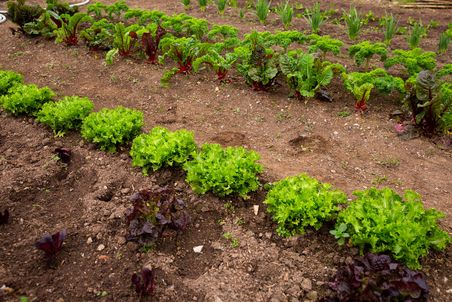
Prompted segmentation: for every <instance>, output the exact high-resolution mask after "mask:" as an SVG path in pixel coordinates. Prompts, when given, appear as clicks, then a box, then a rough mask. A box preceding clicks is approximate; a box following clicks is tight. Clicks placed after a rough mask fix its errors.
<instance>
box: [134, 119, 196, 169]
mask: <svg viewBox="0 0 452 302" xmlns="http://www.w3.org/2000/svg"><path fill="white" fill-rule="evenodd" d="M193 152H196V143H195V139H194V135H193V132H190V131H187V130H184V129H182V130H177V131H174V132H171V131H169V130H168V129H166V128H162V127H155V128H153V129H152V130H151V132H149V133H148V134H141V135H139V136H137V137H136V138H135V139H134V140H133V143H132V148H131V150H130V156H132V165H133V166H137V167H141V168H142V171H143V174H144V175H147V174H148V171H149V170H151V169H152V170H153V171H156V170H158V169H160V168H161V167H164V166H166V167H172V166H180V165H183V164H184V163H185V162H186V161H188V160H189V159H191V157H192V154H193Z"/></svg>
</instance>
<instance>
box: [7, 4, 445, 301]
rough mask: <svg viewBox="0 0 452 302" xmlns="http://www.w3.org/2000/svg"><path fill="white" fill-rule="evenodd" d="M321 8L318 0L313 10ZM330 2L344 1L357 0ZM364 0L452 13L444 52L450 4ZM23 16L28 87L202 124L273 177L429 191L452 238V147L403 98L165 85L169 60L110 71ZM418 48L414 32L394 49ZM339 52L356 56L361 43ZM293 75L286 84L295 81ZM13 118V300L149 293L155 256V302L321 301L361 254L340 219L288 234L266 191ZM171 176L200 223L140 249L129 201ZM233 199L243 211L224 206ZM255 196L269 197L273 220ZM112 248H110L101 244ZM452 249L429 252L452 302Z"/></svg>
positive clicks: (206, 78)
mask: <svg viewBox="0 0 452 302" xmlns="http://www.w3.org/2000/svg"><path fill="white" fill-rule="evenodd" d="M104 2H108V3H111V2H112V1H104ZM155 2H158V3H155ZM192 2H195V1H192ZM239 2H244V1H239ZM313 2H314V1H303V3H304V4H305V6H306V5H311V4H312V3H313ZM329 3H330V5H331V6H333V7H335V8H339V9H342V8H344V9H346V8H348V7H349V4H350V3H349V2H348V1H344V2H343V1H337V0H335V1H329ZM2 4H3V3H2ZM128 4H129V5H130V6H133V7H141V8H153V9H160V10H163V11H165V12H167V13H179V12H183V11H184V10H183V8H182V5H181V4H180V3H179V1H178V0H168V1H143V0H139V1H128ZM194 6H195V7H194V8H192V9H191V10H189V11H188V13H189V14H192V15H195V16H197V17H204V18H208V19H209V20H211V21H212V22H214V23H226V24H233V25H235V26H237V27H239V28H240V29H241V30H242V31H243V32H246V31H249V30H251V29H258V30H264V29H266V30H276V29H281V25H280V23H279V21H278V19H277V17H276V16H272V17H271V18H270V21H269V24H268V25H266V26H263V25H260V24H259V23H258V22H256V20H255V17H254V16H253V14H252V12H251V11H248V12H246V17H245V18H244V19H243V20H240V18H239V17H238V15H239V13H238V10H237V9H228V10H227V12H226V13H225V16H223V17H221V16H218V15H217V14H216V10H215V7H214V6H213V5H210V6H209V8H208V9H207V11H206V12H202V13H201V12H199V11H198V10H197V6H196V5H194ZM357 6H358V8H360V10H361V11H363V12H367V11H368V10H372V11H373V12H374V14H375V15H376V16H381V15H383V14H384V13H385V11H387V12H393V13H394V14H395V15H396V16H398V17H399V18H400V19H401V23H405V22H406V20H407V18H408V17H410V16H411V17H412V18H415V19H417V18H421V19H422V20H423V23H424V24H428V22H429V21H430V20H432V19H435V20H437V21H439V22H440V26H439V27H438V28H435V29H432V30H431V32H430V34H429V37H428V38H426V39H424V40H423V44H422V46H423V47H424V48H425V49H427V50H435V48H436V43H437V37H438V35H439V33H440V32H441V31H443V30H444V29H445V28H446V26H447V23H448V22H450V18H449V17H448V16H450V14H448V13H447V11H435V10H422V11H418V10H401V9H399V8H397V7H395V6H391V5H389V4H387V2H379V3H374V2H370V1H369V2H367V1H365V2H360V3H358V4H357ZM323 8H328V7H327V6H325V7H323ZM371 25H372V26H376V23H375V22H373V23H371ZM10 26H12V24H11V23H10V21H8V22H7V23H5V24H3V25H0V36H1V37H2V43H0V69H12V70H15V71H17V72H20V73H22V74H24V76H25V78H26V81H27V82H31V83H36V84H39V85H42V86H44V85H47V86H50V87H51V88H52V89H54V90H55V91H56V92H57V93H58V94H59V95H60V96H63V95H74V94H76V95H83V96H87V97H89V98H90V99H91V100H93V102H94V103H95V107H96V109H100V108H102V107H114V106H117V105H123V106H128V107H133V108H136V109H139V110H142V111H143V112H144V113H145V121H146V127H145V128H146V129H145V130H149V129H151V128H152V127H154V126H156V125H163V126H165V127H168V128H170V129H172V130H175V129H180V128H186V129H189V130H193V131H194V132H195V134H196V139H197V141H198V143H203V142H218V143H221V144H223V145H244V146H246V147H249V148H252V149H254V150H256V151H258V152H259V153H260V154H261V156H262V159H261V162H262V164H263V165H264V166H265V167H266V172H265V175H263V180H264V181H275V180H277V179H280V178H282V177H286V176H289V175H296V174H299V173H301V172H306V173H308V174H310V175H312V176H314V177H316V178H318V179H320V180H322V181H326V182H330V183H332V184H333V185H334V186H336V187H338V188H340V189H342V190H344V191H346V192H347V193H349V194H350V193H351V192H352V191H353V190H356V189H363V188H368V187H371V186H388V187H392V188H394V189H396V190H397V191H399V192H403V190H405V189H408V188H411V189H415V190H416V191H418V192H419V193H421V194H422V195H423V200H424V203H425V205H426V207H429V208H430V207H435V208H437V209H439V210H441V211H443V212H445V213H446V214H447V217H446V218H445V219H444V220H442V222H441V223H442V226H443V227H444V229H446V230H447V231H448V232H451V230H452V205H451V185H450V184H451V181H450V180H451V179H452V161H451V153H450V150H445V149H444V148H443V147H442V146H443V145H442V144H441V143H438V144H436V143H435V142H434V141H432V140H430V139H427V138H424V137H417V138H414V139H411V140H401V139H400V138H399V137H397V135H396V133H395V132H394V130H393V125H394V123H395V122H396V121H395V120H394V119H392V118H391V117H390V113H391V112H392V111H394V110H396V109H398V108H399V103H398V98H397V96H391V97H383V96H376V97H374V98H373V99H372V100H371V103H370V104H369V105H370V110H369V112H368V113H367V114H366V115H359V114H351V115H349V116H347V117H340V116H338V112H341V111H350V112H351V111H353V100H352V97H351V96H350V95H348V94H346V93H345V92H344V90H343V88H342V87H341V84H340V83H339V82H337V83H334V84H333V85H332V86H331V87H330V88H329V92H330V93H331V94H332V95H333V97H334V101H333V102H332V103H325V102H320V101H318V100H310V101H309V102H308V103H307V104H304V103H303V102H300V101H298V100H296V99H288V98H287V91H285V88H284V86H281V87H278V88H275V89H274V91H271V92H255V91H253V90H252V89H250V88H249V87H247V86H246V84H245V83H243V82H242V80H241V79H240V78H239V77H238V76H234V77H233V81H232V83H228V84H220V83H217V82H215V81H214V75H213V74H212V73H208V72H205V73H201V74H199V75H192V76H187V77H183V76H178V77H176V78H175V80H174V81H173V82H172V84H171V88H170V89H165V88H162V87H160V85H159V79H160V76H161V74H162V73H163V70H164V69H165V68H166V67H163V66H152V65H148V64H142V63H141V62H140V61H135V60H120V61H119V62H116V63H115V64H114V65H113V66H108V67H107V66H104V64H103V60H102V57H103V54H102V53H94V52H90V51H88V50H87V49H86V48H85V47H83V46H78V47H72V48H67V47H65V46H63V45H57V44H54V43H53V42H50V41H46V40H44V39H30V38H26V37H23V36H20V35H15V36H13V35H11V34H10V32H9V30H8V27H10ZM293 29H299V30H304V29H307V25H306V23H305V21H304V20H302V19H299V18H298V19H297V20H295V22H294V25H293ZM322 33H323V34H329V35H331V36H333V37H339V38H341V39H342V40H344V41H346V42H347V43H348V45H350V43H351V42H350V41H349V40H348V38H347V36H346V34H345V31H344V28H343V26H341V25H334V24H331V23H327V24H326V25H325V26H324V27H323V29H322ZM379 35H381V34H379V33H378V32H377V31H375V30H374V29H372V27H371V26H369V27H366V30H365V32H364V33H363V36H362V37H361V38H366V39H374V40H376V39H380V36H379ZM405 46H406V42H405V41H404V39H403V37H401V36H399V37H397V38H396V40H395V41H394V44H393V47H405ZM450 55H451V53H450V51H449V52H448V53H446V54H445V55H441V56H439V57H438V61H439V63H440V64H444V63H447V62H450V58H451V56H450ZM339 60H340V61H341V62H342V63H343V64H346V65H348V66H353V63H352V62H351V61H350V60H349V59H348V58H347V55H346V51H345V50H344V51H343V54H342V55H341V56H340V58H339ZM374 63H375V64H376V65H378V64H377V63H376V62H374ZM279 82H280V83H281V84H283V81H282V79H281V80H279ZM0 121H1V126H0V177H1V178H0V211H2V210H3V209H5V208H8V209H9V210H10V212H11V215H12V221H11V222H10V223H9V224H7V225H4V226H0V234H1V238H2V243H1V245H0V287H1V286H3V285H5V286H6V287H7V288H9V289H10V290H11V291H12V292H10V290H8V289H4V290H1V291H0V301H2V300H4V301H17V299H18V297H19V296H21V295H26V296H28V297H30V298H31V300H32V301H63V300H64V301H137V300H138V297H137V295H136V294H135V292H134V291H133V289H132V287H131V285H130V277H131V275H132V273H133V272H136V271H138V270H139V269H141V267H143V266H150V267H152V268H155V269H156V271H157V283H158V285H157V292H156V294H155V296H154V297H151V298H149V299H148V300H149V301H216V302H218V301H305V300H307V298H306V296H307V294H308V293H309V294H310V295H311V294H313V293H312V291H315V292H317V293H318V296H319V297H322V296H324V295H325V294H327V292H328V289H327V286H326V284H325V283H326V282H327V281H328V280H329V279H330V278H331V277H332V276H333V274H334V272H335V270H336V267H337V266H338V265H340V264H341V263H344V262H345V261H346V259H347V257H350V256H353V255H355V254H356V253H357V251H356V250H354V249H348V248H341V247H338V245H337V244H336V243H335V241H334V239H333V238H332V237H331V236H330V235H329V234H328V228H327V227H325V228H324V229H322V230H321V231H320V232H315V233H314V232H309V233H308V234H306V235H304V236H302V237H300V238H293V239H284V240H283V239H280V238H278V237H277V236H275V234H274V229H275V226H274V224H273V223H272V222H271V219H270V218H269V217H268V216H267V215H266V214H265V207H264V206H263V205H262V200H263V199H264V192H262V191H260V192H257V193H256V194H255V195H253V196H252V198H251V200H248V201H246V202H244V201H242V200H239V199H237V198H227V199H222V200H220V199H218V198H216V197H214V196H211V195H206V196H201V197H200V196H196V195H194V194H193V193H191V190H190V189H189V187H188V186H187V185H186V184H185V182H184V176H183V175H182V174H181V172H179V171H175V170H171V171H170V170H165V171H162V172H158V173H154V174H152V175H151V176H149V177H144V176H142V175H141V173H140V171H139V170H138V169H135V168H132V167H131V161H130V158H129V156H128V154H127V150H126V149H122V150H120V152H118V153H116V154H108V153H105V152H101V151H98V150H96V149H95V148H94V147H93V146H91V145H90V144H87V143H86V142H84V141H83V140H82V139H81V138H80V136H79V135H78V134H75V133H73V134H68V135H67V136H66V137H64V138H54V137H53V133H52V132H51V131H50V130H48V129H47V128H45V127H43V126H42V125H39V124H36V123H35V122H34V121H33V120H31V119H25V118H12V117H10V116H9V115H7V114H6V113H2V114H1V116H0ZM61 146H64V147H68V148H71V150H72V152H73V154H74V156H73V159H72V161H71V163H70V164H69V165H65V164H62V163H61V162H59V161H55V160H54V156H53V150H54V149H55V147H61ZM163 185H170V186H175V187H177V188H179V189H182V190H183V191H184V192H186V194H185V195H186V196H185V198H186V200H187V201H188V204H189V205H190V207H189V208H190V213H191V215H192V217H193V221H192V223H191V225H190V227H189V229H188V230H186V231H185V232H184V234H182V235H179V236H170V237H164V238H163V239H162V240H160V241H159V242H157V244H156V246H155V247H154V248H150V249H143V248H140V247H139V246H138V245H136V244H134V243H130V242H129V243H126V242H125V239H124V235H125V233H126V228H125V220H124V216H123V213H124V211H125V209H126V208H127V207H129V206H130V202H129V201H128V199H127V197H128V196H130V194H131V193H132V192H134V191H137V190H139V189H143V188H151V189H152V188H156V187H157V186H163ZM102 200H105V201H102ZM225 202H231V203H232V205H233V207H231V206H224V204H225ZM253 205H259V206H260V210H259V214H258V215H254V213H253ZM61 229H67V232H68V237H67V239H66V240H65V244H64V249H63V252H62V253H61V254H60V255H59V256H58V258H57V265H56V267H53V268H52V267H48V266H47V265H46V263H45V261H44V260H43V255H42V254H41V253H40V252H39V251H38V250H36V248H35V247H34V246H33V244H34V243H35V242H36V241H37V240H38V239H39V238H40V237H42V235H43V234H44V233H54V232H56V231H58V230H61ZM224 233H230V234H231V235H232V237H233V238H235V239H237V240H238V242H239V246H238V247H233V246H231V240H227V239H225V238H223V234H224ZM89 242H91V243H89ZM100 245H103V246H104V249H102V250H100V251H99V250H98V248H99V249H100V247H101V246H100ZM199 245H203V250H202V253H200V254H197V253H194V252H193V247H195V246H199ZM451 252H452V249H451V248H450V247H449V249H448V250H447V251H445V252H442V253H432V254H430V255H429V257H427V258H426V259H425V260H424V261H423V267H424V269H423V270H424V272H425V273H426V275H427V278H428V282H429V285H430V288H431V301H444V302H445V301H450V300H451V293H450V292H451V291H452V283H451V280H450V271H451V270H452V261H451V258H450V254H451Z"/></svg>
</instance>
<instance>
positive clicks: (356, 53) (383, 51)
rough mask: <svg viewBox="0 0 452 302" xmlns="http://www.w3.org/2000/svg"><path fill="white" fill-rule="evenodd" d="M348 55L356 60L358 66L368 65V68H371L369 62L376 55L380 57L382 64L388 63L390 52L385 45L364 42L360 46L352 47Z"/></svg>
mask: <svg viewBox="0 0 452 302" xmlns="http://www.w3.org/2000/svg"><path fill="white" fill-rule="evenodd" d="M348 54H349V55H350V57H351V58H353V59H354V60H355V63H356V65H357V66H361V65H362V64H363V63H366V64H365V65H366V68H368V67H369V61H370V59H372V57H373V56H374V55H379V56H380V60H381V61H382V62H384V61H386V58H387V55H388V50H387V46H386V44H384V43H381V42H376V43H372V42H369V41H363V42H360V43H358V44H355V45H352V46H350V48H349V49H348Z"/></svg>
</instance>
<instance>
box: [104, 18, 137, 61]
mask: <svg viewBox="0 0 452 302" xmlns="http://www.w3.org/2000/svg"><path fill="white" fill-rule="evenodd" d="M140 28H141V27H140V26H139V25H138V24H132V25H130V26H127V27H126V26H125V25H124V24H123V23H116V24H115V30H114V34H113V48H112V49H111V50H109V51H108V52H107V54H106V55H105V63H107V64H108V65H111V64H113V59H114V57H115V56H116V55H117V54H119V55H120V56H122V57H128V56H130V55H131V54H132V52H133V50H134V49H135V47H136V44H137V40H138V35H137V30H139V29H140Z"/></svg>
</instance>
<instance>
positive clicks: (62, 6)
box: [46, 0, 78, 16]
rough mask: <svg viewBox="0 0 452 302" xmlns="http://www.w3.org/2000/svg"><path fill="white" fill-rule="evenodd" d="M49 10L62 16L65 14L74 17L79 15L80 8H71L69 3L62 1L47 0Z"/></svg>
mask: <svg viewBox="0 0 452 302" xmlns="http://www.w3.org/2000/svg"><path fill="white" fill-rule="evenodd" d="M46 3H47V8H46V9H47V10H51V11H52V12H54V13H56V14H57V15H59V16H61V15H63V14H68V15H71V16H72V15H73V14H75V13H78V6H73V7H71V6H69V3H67V2H63V1H60V0H46Z"/></svg>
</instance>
